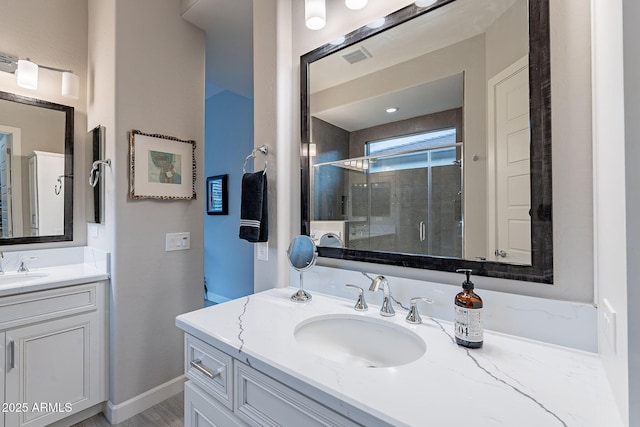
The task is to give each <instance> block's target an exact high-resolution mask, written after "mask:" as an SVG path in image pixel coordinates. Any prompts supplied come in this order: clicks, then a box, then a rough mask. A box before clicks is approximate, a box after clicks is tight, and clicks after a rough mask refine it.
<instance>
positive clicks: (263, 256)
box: [256, 242, 269, 261]
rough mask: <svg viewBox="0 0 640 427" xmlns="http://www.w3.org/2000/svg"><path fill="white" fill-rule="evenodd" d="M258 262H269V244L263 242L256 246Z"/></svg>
mask: <svg viewBox="0 0 640 427" xmlns="http://www.w3.org/2000/svg"><path fill="white" fill-rule="evenodd" d="M256 256H257V257H258V261H269V242H261V243H258V244H257V245H256Z"/></svg>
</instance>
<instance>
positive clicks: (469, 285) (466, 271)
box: [456, 268, 473, 291]
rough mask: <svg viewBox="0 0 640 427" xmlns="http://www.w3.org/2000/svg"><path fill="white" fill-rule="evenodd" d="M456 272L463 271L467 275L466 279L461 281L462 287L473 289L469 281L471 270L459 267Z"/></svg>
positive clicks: (468, 289)
mask: <svg viewBox="0 0 640 427" xmlns="http://www.w3.org/2000/svg"><path fill="white" fill-rule="evenodd" d="M456 273H465V274H466V275H467V280H465V281H464V282H462V289H464V290H467V291H470V290H472V289H473V282H472V281H471V273H473V270H471V269H468V268H459V269H457V270H456Z"/></svg>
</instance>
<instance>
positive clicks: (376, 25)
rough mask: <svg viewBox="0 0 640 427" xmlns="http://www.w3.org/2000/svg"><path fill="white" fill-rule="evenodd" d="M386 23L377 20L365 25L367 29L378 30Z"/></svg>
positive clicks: (382, 20)
mask: <svg viewBox="0 0 640 427" xmlns="http://www.w3.org/2000/svg"><path fill="white" fill-rule="evenodd" d="M385 22H386V19H384V18H378V19H376V20H375V21H371V22H369V23H368V24H367V27H369V28H373V29H375V28H380V27H382V26H383V25H384V23H385Z"/></svg>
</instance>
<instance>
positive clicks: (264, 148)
mask: <svg viewBox="0 0 640 427" xmlns="http://www.w3.org/2000/svg"><path fill="white" fill-rule="evenodd" d="M258 151H259V152H261V153H262V154H264V155H265V156H266V155H267V154H269V147H268V146H266V145H261V146H260V147H258V148H254V149H253V151H252V152H251V154H249V155H248V156H247V157H245V159H244V163H243V164H242V173H243V174H245V173H247V162H248V161H249V159H252V158H253V159H255V157H256V154H257V153H258ZM263 173H267V162H266V161H265V162H264V171H263Z"/></svg>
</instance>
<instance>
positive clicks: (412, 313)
mask: <svg viewBox="0 0 640 427" xmlns="http://www.w3.org/2000/svg"><path fill="white" fill-rule="evenodd" d="M418 301H424V302H428V303H429V304H433V300H432V299H431V298H426V297H415V298H411V300H410V303H411V308H410V309H409V314H407V317H406V318H405V320H406V321H407V322H408V323H411V324H414V325H419V324H420V323H422V318H421V317H420V313H418V305H417V304H418Z"/></svg>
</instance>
